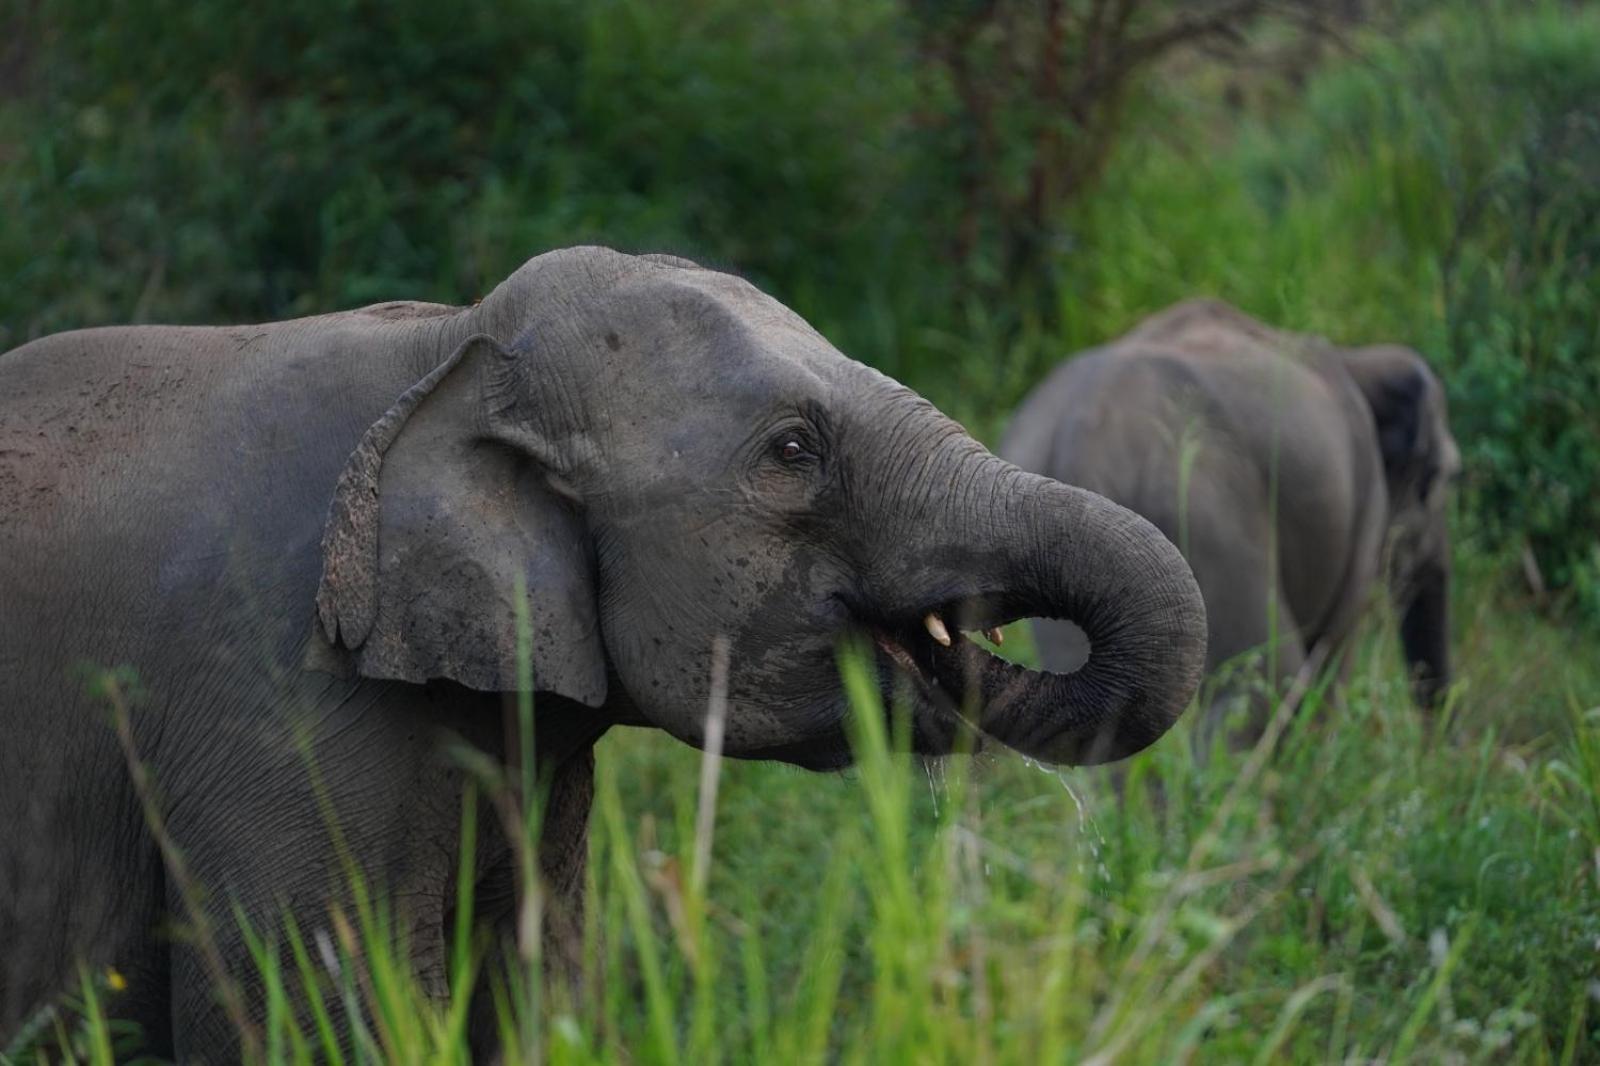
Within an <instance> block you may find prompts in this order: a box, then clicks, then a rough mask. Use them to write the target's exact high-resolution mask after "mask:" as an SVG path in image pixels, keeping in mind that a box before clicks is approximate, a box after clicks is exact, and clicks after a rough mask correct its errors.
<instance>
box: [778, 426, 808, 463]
mask: <svg viewBox="0 0 1600 1066" xmlns="http://www.w3.org/2000/svg"><path fill="white" fill-rule="evenodd" d="M772 453H773V455H775V456H777V458H778V459H779V460H780V461H782V462H785V463H790V464H799V463H806V462H810V461H812V460H814V459H816V457H817V456H816V453H815V452H814V451H812V449H811V446H810V445H809V444H808V443H807V442H806V439H805V438H804V437H803V436H801V435H800V434H798V433H784V434H780V435H779V436H778V437H777V438H776V439H774V440H773V442H772Z"/></svg>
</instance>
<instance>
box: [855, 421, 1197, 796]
mask: <svg viewBox="0 0 1600 1066" xmlns="http://www.w3.org/2000/svg"><path fill="white" fill-rule="evenodd" d="M963 465H964V466H965V467H966V470H965V471H964V473H965V475H966V476H964V477H960V478H957V479H953V480H952V481H951V482H948V483H947V484H950V485H951V489H952V491H950V492H948V493H947V494H946V495H945V500H944V503H943V504H942V506H943V507H944V508H945V509H946V513H945V514H943V515H941V516H940V519H941V522H943V523H948V524H935V525H934V526H933V528H942V529H950V530H955V531H956V541H955V544H956V545H958V546H957V547H952V548H950V549H948V550H947V551H944V552H940V551H938V550H934V549H928V550H925V551H923V552H922V554H923V555H924V556H925V557H928V558H931V559H932V560H934V562H933V563H932V565H931V566H930V567H929V568H928V569H931V570H933V571H934V573H932V574H927V573H924V574H923V575H918V576H923V577H925V578H930V579H931V583H930V582H929V581H926V580H925V581H918V580H916V579H915V576H913V575H911V574H905V575H902V580H903V584H902V588H903V589H904V590H906V591H903V592H902V594H901V595H902V598H903V599H910V598H912V597H915V596H917V595H918V593H916V592H913V591H910V590H912V589H921V590H922V594H923V595H926V594H927V590H928V589H930V588H933V589H948V590H950V591H951V592H955V590H960V591H959V592H958V593H956V594H954V595H951V594H948V593H935V594H934V598H935V600H936V601H937V602H939V603H940V606H941V607H942V609H943V610H944V612H945V613H947V614H953V615H954V621H955V623H956V625H957V626H958V627H959V628H961V629H969V630H970V629H980V630H981V629H986V628H988V627H990V626H993V625H996V624H1000V623H1004V622H1010V621H1013V620H1016V619H1020V618H1054V619H1064V620H1066V621H1070V622H1072V623H1074V624H1075V625H1077V626H1078V627H1080V628H1081V629H1082V630H1083V631H1084V633H1085V634H1086V635H1087V637H1088V640H1089V644H1090V648H1089V657H1088V660H1087V662H1085V663H1084V665H1083V666H1082V667H1081V668H1080V669H1078V670H1076V671H1073V672H1071V673H1065V674H1056V673H1050V672H1046V671H1039V670H1029V669H1025V668H1023V667H1021V666H1018V665H1016V664H1014V663H1010V662H1007V661H1005V660H1003V659H1000V658H998V657H996V656H993V655H991V654H989V653H988V652H987V651H985V650H983V649H982V648H981V647H980V646H978V645H977V644H975V643H973V642H971V641H970V640H967V639H965V638H964V637H962V636H960V634H959V633H958V634H956V636H955V637H954V639H953V640H952V641H951V643H950V644H949V645H948V646H944V645H943V642H942V641H940V640H939V639H938V638H937V637H935V638H934V639H932V640H928V639H926V638H924V639H923V642H922V643H923V645H924V652H925V653H924V654H923V655H922V656H921V657H920V664H921V665H922V667H923V669H924V671H925V672H926V673H928V674H931V675H932V677H933V679H934V680H935V681H936V682H937V687H938V689H940V690H942V691H943V692H944V693H947V694H949V696H950V697H951V698H952V699H955V700H957V701H958V702H961V704H962V710H961V711H960V713H961V714H962V716H963V717H964V718H965V719H966V720H967V721H968V722H970V723H972V724H974V725H976V726H977V728H978V729H979V730H980V732H981V733H982V734H984V735H985V736H987V737H990V738H993V739H994V740H997V741H999V742H1000V743H1002V744H1004V745H1006V746H1007V747H1011V748H1014V749H1016V750H1018V751H1020V752H1022V753H1023V754H1026V755H1030V756H1033V757H1035V758H1038V759H1041V760H1044V761H1047V762H1051V763H1068V764H1078V765H1082V764H1092V763H1101V762H1109V761H1112V760H1115V759H1120V758H1124V757H1126V756H1129V755H1132V754H1134V753H1135V752H1137V751H1139V750H1141V749H1143V748H1145V747H1147V746H1148V745H1150V744H1151V743H1153V742H1154V741H1155V740H1156V739H1157V738H1159V737H1160V736H1161V735H1162V734H1163V733H1165V732H1166V731H1167V730H1168V729H1169V728H1171V726H1172V725H1173V723H1174V722H1176V721H1177V718H1178V716H1179V715H1180V714H1182V712H1183V710H1184V708H1185V707H1186V706H1187V705H1188V702H1189V700H1190V699H1191V698H1192V697H1193V695H1194V692H1195V689H1196V687H1197V686H1198V684H1199V680H1200V675H1201V671H1202V668H1203V666H1204V660H1205V649H1206V619H1205V609H1204V605H1203V603H1202V602H1201V598H1200V591H1199V588H1198V587H1197V586H1196V584H1195V581H1194V576H1193V574H1192V573H1191V572H1190V570H1189V566H1188V564H1187V563H1186V562H1185V561H1184V559H1183V557H1182V556H1181V555H1180V554H1179V553H1178V550H1177V548H1175V547H1174V546H1173V545H1172V544H1171V543H1170V542H1169V541H1168V540H1167V539H1166V538H1165V537H1163V536H1162V535H1161V533H1160V531H1159V530H1157V529H1156V528H1155V527H1154V526H1153V525H1151V524H1150V523H1149V522H1147V521H1145V520H1144V519H1143V518H1140V517H1139V516H1138V515H1136V514H1134V513H1133V512H1131V511H1129V510H1127V509H1125V508H1122V507H1119V506H1118V505H1116V504H1114V503H1112V502H1111V501H1109V500H1107V499H1105V498H1104V497H1101V496H1098V495H1096V494H1095V493H1092V492H1088V491H1086V490H1084V489H1079V488H1074V487H1071V486H1067V485H1063V484H1060V483H1059V482H1055V481H1052V480H1050V479H1048V478H1043V477H1039V476H1037V475H1034V474H1028V473H1025V472H1023V471H1021V470H1019V469H1017V468H1016V467H1014V466H1011V465H1010V464H1008V463H1004V462H1002V461H1001V460H999V459H996V458H995V457H993V456H992V455H989V454H988V453H987V452H982V450H981V449H976V448H975V449H974V451H973V452H971V453H969V454H968V455H967V456H966V457H965V462H964V464H963ZM951 511H954V512H955V513H953V514H952V513H950V512H951ZM913 543H914V541H913ZM925 547H926V546H925ZM923 602H924V603H926V602H928V601H927V600H924V601H923ZM880 643H881V641H880Z"/></svg>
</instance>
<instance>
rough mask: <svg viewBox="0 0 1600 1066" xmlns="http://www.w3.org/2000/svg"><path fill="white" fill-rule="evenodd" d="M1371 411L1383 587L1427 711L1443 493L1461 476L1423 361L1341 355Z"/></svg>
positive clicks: (1405, 352) (1440, 582)
mask: <svg viewBox="0 0 1600 1066" xmlns="http://www.w3.org/2000/svg"><path fill="white" fill-rule="evenodd" d="M1345 365H1346V366H1347V368H1348V369H1349V371H1350V374H1351V377H1352V378H1354V380H1355V382H1356V385H1357V386H1358V387H1359V388H1360V390H1361V393H1362V395H1363V396H1364V397H1365V398H1366V401H1367V404H1368V406H1369V407H1371V408H1372V418H1373V424H1374V427H1375V428H1376V430H1377V435H1378V451H1379V452H1380V454H1381V455H1382V457H1383V473H1384V484H1385V488H1386V489H1387V491H1388V501H1389V538H1390V539H1389V546H1388V571H1389V573H1388V579H1389V582H1388V583H1389V589H1390V593H1391V596H1392V598H1393V601H1394V604H1395V608H1396V610H1397V612H1398V613H1399V616H1400V639H1401V643H1402V645H1403V647H1404V651H1405V657H1406V664H1407V666H1408V667H1409V668H1410V670H1411V676H1412V680H1413V686H1414V687H1413V691H1414V693H1415V695H1416V698H1417V701H1418V702H1419V703H1421V704H1422V705H1423V706H1425V707H1426V706H1432V705H1433V704H1434V703H1435V702H1436V701H1437V700H1438V697H1439V695H1440V693H1442V692H1443V691H1444V690H1445V689H1447V688H1448V687H1449V685H1450V680H1451V674H1450V639H1449V638H1450V528H1449V521H1448V514H1447V511H1448V504H1449V489H1450V486H1451V484H1452V483H1453V482H1454V481H1455V479H1456V477H1457V476H1458V475H1459V474H1460V473H1461V453H1460V451H1459V450H1458V449H1457V448H1456V442H1455V438H1454V437H1452V436H1451V435H1450V426H1449V420H1448V414H1447V410H1446V405H1445V396H1444V388H1443V387H1442V386H1441V385H1440V383H1439V379H1438V378H1437V377H1435V376H1434V374H1433V371H1431V370H1430V369H1429V368H1428V364H1427V363H1426V362H1425V361H1424V360H1423V358H1422V356H1421V355H1419V354H1418V353H1417V352H1415V351H1413V350H1412V349H1410V348H1406V347H1403V346H1400V345H1394V344H1383V345H1373V346H1370V347H1365V348H1356V349H1352V350H1350V351H1347V352H1346V353H1345Z"/></svg>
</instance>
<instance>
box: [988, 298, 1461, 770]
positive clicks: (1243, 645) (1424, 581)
mask: <svg viewBox="0 0 1600 1066" xmlns="http://www.w3.org/2000/svg"><path fill="white" fill-rule="evenodd" d="M1000 451H1001V454H1003V455H1004V456H1005V457H1006V458H1007V459H1009V460H1011V461H1012V462H1014V463H1016V464H1017V465H1018V466H1021V467H1022V468H1024V469H1028V470H1033V471H1035V472H1038V473H1042V474H1045V475H1047V476H1050V477H1054V478H1058V479H1060V480H1062V481H1066V482H1069V483H1071V484H1074V485H1080V486H1082V487H1084V488H1088V489H1091V490H1093V491H1095V492H1098V493H1101V494H1103V495H1105V496H1107V497H1108V498H1110V499H1112V500H1115V501H1117V502H1118V503H1121V504H1123V505H1124V506H1126V507H1129V508H1131V509H1133V510H1134V511H1136V512H1138V513H1139V514H1141V515H1143V516H1144V517H1146V518H1148V519H1149V520H1150V521H1152V522H1154V523H1155V524H1156V525H1157V526H1158V527H1159V528H1160V529H1161V530H1162V531H1163V532H1164V533H1166V535H1167V536H1168V537H1170V538H1171V539H1172V540H1173V541H1174V542H1175V543H1177V544H1178V545H1179V548H1180V550H1181V551H1183V553H1184V555H1185V557H1186V558H1187V559H1188V560H1189V563H1190V565H1191V567H1192V568H1193V570H1194V573H1195V578H1196V580H1197V581H1198V582H1199V584H1200V588H1201V592H1202V595H1203V596H1204V599H1205V604H1206V614H1207V622H1208V632H1209V643H1208V647H1207V651H1206V662H1207V668H1208V670H1210V671H1213V672H1216V671H1219V670H1220V669H1221V668H1222V667H1224V666H1225V664H1230V663H1234V665H1242V664H1239V663H1235V660H1239V659H1240V657H1241V656H1244V655H1245V654H1246V653H1249V652H1256V651H1263V652H1264V653H1265V654H1264V657H1263V661H1264V665H1265V669H1266V672H1267V673H1268V674H1269V675H1270V677H1271V678H1272V679H1274V680H1276V681H1279V682H1281V681H1283V680H1286V679H1290V678H1292V677H1294V676H1295V674H1296V673H1297V672H1298V671H1299V670H1300V668H1301V666H1302V665H1303V664H1304V663H1305V662H1306V661H1307V659H1308V658H1309V657H1312V656H1315V657H1316V658H1318V659H1319V660H1329V661H1332V662H1333V663H1335V664H1336V665H1337V664H1338V661H1339V660H1340V659H1341V658H1342V656H1343V655H1344V653H1345V652H1346V651H1347V649H1348V646H1349V638H1350V636H1351V633H1352V632H1353V631H1354V629H1355V628H1356V626H1357V623H1358V622H1359V621H1360V619H1361V618H1362V616H1363V613H1364V611H1365V610H1366V608H1367V607H1368V605H1369V601H1370V598H1371V592H1372V590H1373V588H1374V586H1375V585H1376V584H1378V583H1380V582H1382V581H1384V580H1385V579H1387V580H1388V581H1389V583H1390V588H1391V592H1392V593H1393V596H1394V600H1395V603H1396V606H1397V608H1398V610H1399V613H1400V615H1401V620H1402V621H1401V631H1402V637H1403V640H1404V644H1405V652H1406V658H1407V660H1408V662H1409V663H1410V664H1411V666H1412V668H1413V671H1414V680H1415V682H1416V688H1415V691H1416V694H1417V696H1418V699H1419V700H1420V701H1422V702H1424V703H1431V702H1432V701H1433V700H1434V699H1435V698H1436V697H1437V695H1438V693H1439V692H1440V691H1441V690H1442V689H1443V687H1445V686H1446V685H1447V684H1448V682H1449V676H1450V675H1449V661H1448V633H1447V619H1446V615H1447V609H1446V605H1447V595H1448V575H1449V566H1450V560H1449V538H1448V533H1447V529H1446V525H1445V514H1444V505H1445V489H1446V486H1447V485H1448V483H1449V481H1450V479H1451V478H1452V477H1453V476H1454V474H1455V473H1456V471H1457V470H1458V469H1459V465H1460V464H1459V457H1458V453H1457V450H1456V447H1455V443H1454V441H1453V440H1452V439H1451V437H1450V434H1449V430H1448V427H1447V425H1446V421H1445V408H1444V398H1443V393H1442V390H1441V389H1440V386H1439V383H1438V381H1437V379H1436V378H1435V377H1434V375H1433V374H1432V373H1431V372H1430V371H1429V370H1428V368H1427V365H1426V364H1425V363H1424V362H1423V360H1422V359H1421V357H1420V356H1418V355H1417V354H1416V353H1415V352H1412V351H1411V350H1409V349H1406V348H1402V347H1399V346H1394V345H1380V346H1374V347H1367V348H1355V349H1348V348H1340V347H1337V346H1335V345H1332V344H1330V343H1328V342H1327V341H1324V340H1322V339H1320V338H1316V337H1309V336H1302V335H1296V334H1291V333H1286V332H1283V331H1279V330H1275V329H1272V328H1270V327H1268V326H1266V325H1264V324H1262V323H1260V322H1258V321H1256V320H1254V319H1252V318H1250V317H1248V316H1246V315H1244V314H1243V313H1241V312H1239V311H1237V310H1235V309H1234V308H1232V307H1229V306H1227V305H1225V304H1221V303H1219V302H1216V301H1209V300H1196V301H1190V302H1186V303H1182V304H1178V305H1176V306H1174V307H1171V308H1169V309H1167V310H1165V311H1163V312H1160V313H1158V314H1156V315H1154V316H1152V317H1151V318H1150V319H1147V320H1146V321H1145V322H1143V323H1142V324H1141V325H1140V326H1138V327H1137V328H1136V329H1134V330H1133V331H1132V332H1130V333H1129V334H1127V335H1126V336H1123V337H1121V338H1119V339H1117V340H1116V341H1113V342H1112V343H1110V344H1108V345H1106V346H1104V347H1101V348H1097V349H1092V350H1090V351H1088V352H1085V353H1083V354H1081V355H1079V356H1078V357H1076V358H1073V359H1071V360H1069V361H1067V362H1065V363H1064V364H1063V365H1061V366H1060V367H1059V368H1057V370H1056V371H1055V372H1054V373H1053V374H1051V375H1050V376H1049V377H1048V378H1047V379H1046V380H1045V381H1044V382H1043V383H1042V384H1041V385H1040V386H1039V387H1038V388H1037V389H1036V390H1035V391H1034V392H1033V393H1032V394H1031V395H1030V396H1029V397H1028V398H1027V399H1026V400H1025V401H1024V402H1023V404H1022V405H1021V407H1020V408H1019V409H1018V411H1017V413H1016V414H1015V416H1014V418H1013V420H1012V422H1011V424H1010V426H1009V427H1008V429H1007V432H1006V435H1005V439H1004V441H1003V442H1002V445H1001V448H1000ZM1035 631H1036V634H1037V637H1038V641H1039V646H1040V654H1041V659H1042V661H1043V663H1044V665H1045V666H1046V667H1047V668H1049V669H1057V670H1059V669H1070V668H1071V667H1072V666H1073V665H1074V664H1075V663H1076V662H1079V661H1081V660H1082V657H1083V655H1084V653H1085V646H1084V645H1085V642H1084V640H1083V637H1082V635H1081V632H1080V631H1079V630H1078V629H1077V628H1076V627H1074V626H1072V625H1070V624H1066V623H1061V622H1051V621H1043V622H1040V623H1037V624H1036V626H1035ZM1236 680H1237V678H1236ZM1233 688H1234V689H1237V688H1238V686H1233ZM1220 705H1221V704H1220V702H1219V707H1220ZM1264 711H1265V705H1264V704H1263V703H1262V702H1261V701H1260V700H1256V701H1255V706H1254V709H1253V711H1252V714H1251V718H1250V722H1249V725H1248V726H1247V728H1246V730H1245V732H1244V733H1243V734H1241V735H1240V736H1239V737H1238V738H1237V739H1239V740H1242V741H1244V742H1250V741H1252V740H1253V739H1254V738H1255V737H1257V736H1259V734H1260V731H1261V729H1262V727H1263V725H1264V719H1263V713H1264Z"/></svg>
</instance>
